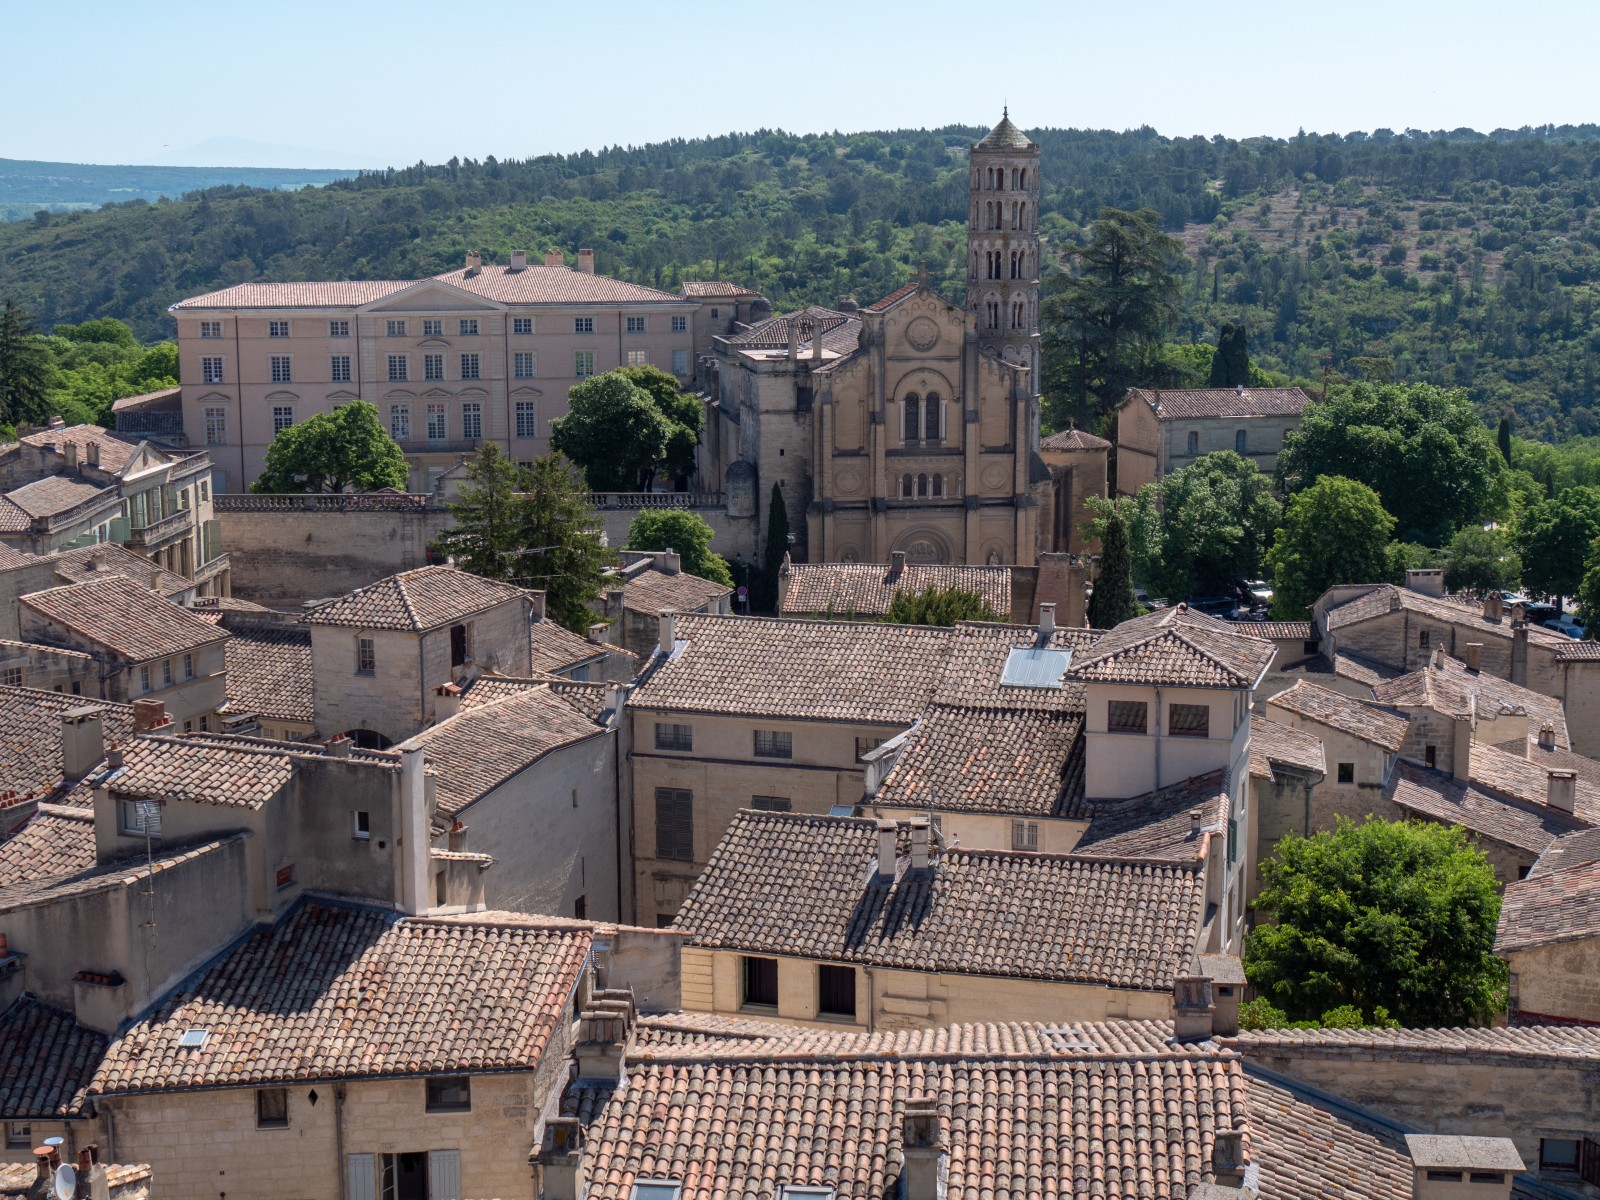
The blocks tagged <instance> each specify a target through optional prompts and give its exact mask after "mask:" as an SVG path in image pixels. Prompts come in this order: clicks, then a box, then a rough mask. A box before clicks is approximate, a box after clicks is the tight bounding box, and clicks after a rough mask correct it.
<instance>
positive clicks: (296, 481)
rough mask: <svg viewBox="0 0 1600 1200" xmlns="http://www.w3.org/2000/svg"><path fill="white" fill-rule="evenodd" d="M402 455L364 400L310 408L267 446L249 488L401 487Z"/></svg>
mask: <svg viewBox="0 0 1600 1200" xmlns="http://www.w3.org/2000/svg"><path fill="white" fill-rule="evenodd" d="M409 475H410V471H409V470H408V469H407V467H406V456H405V455H404V454H403V453H402V452H401V450H400V447H399V445H398V444H397V443H396V442H395V440H394V439H393V438H392V437H390V436H389V431H388V430H387V429H385V428H384V427H383V422H382V421H381V420H379V419H378V410H377V409H376V408H375V407H374V406H373V405H371V404H368V403H367V402H366V401H365V400H352V401H350V402H349V403H348V404H341V405H339V407H337V408H335V409H334V410H333V411H332V412H327V413H315V414H313V415H312V416H310V417H307V418H306V419H305V420H304V421H301V422H299V423H298V424H295V425H291V426H289V428H287V429H285V430H283V431H282V432H281V433H279V434H278V435H277V436H276V437H275V438H273V439H272V444H271V445H270V446H268V447H267V461H266V465H265V467H264V468H263V469H262V472H261V474H260V476H258V477H257V479H256V481H255V482H254V483H252V484H251V485H250V490H251V491H252V492H343V491H352V492H371V491H375V490H376V489H378V488H386V487H392V488H403V487H405V486H406V479H407V477H408V476H409Z"/></svg>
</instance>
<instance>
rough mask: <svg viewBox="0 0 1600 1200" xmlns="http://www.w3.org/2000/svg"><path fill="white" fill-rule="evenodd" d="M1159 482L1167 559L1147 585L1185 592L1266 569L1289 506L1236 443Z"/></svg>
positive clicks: (1224, 587) (1224, 588)
mask: <svg viewBox="0 0 1600 1200" xmlns="http://www.w3.org/2000/svg"><path fill="white" fill-rule="evenodd" d="M1160 489H1161V509H1160V520H1161V545H1160V564H1161V565H1160V571H1159V574H1158V576H1157V577H1156V578H1155V579H1154V580H1146V581H1144V582H1145V586H1146V587H1150V586H1152V584H1153V586H1155V587H1156V589H1157V590H1159V591H1160V592H1162V593H1163V594H1165V595H1166V596H1168V597H1171V598H1173V599H1182V598H1184V597H1186V596H1191V595H1197V594H1201V593H1207V592H1228V591H1231V590H1232V589H1233V586H1234V583H1235V581H1236V580H1240V579H1254V578H1256V577H1257V576H1258V575H1260V574H1261V571H1262V567H1263V565H1264V563H1265V561H1266V554H1267V548H1268V547H1269V546H1270V545H1271V544H1272V535H1273V533H1274V532H1276V530H1277V528H1278V522H1279V521H1280V519H1281V518H1282V515H1283V506H1282V505H1280V504H1279V503H1278V498H1277V497H1276V496H1274V495H1273V494H1272V479H1271V477H1270V476H1267V475H1263V474H1262V473H1261V472H1260V471H1259V470H1257V468H1256V465H1255V463H1253V462H1251V461H1250V460H1249V459H1247V458H1245V457H1243V456H1242V455H1239V454H1235V453H1234V452H1233V451H1232V450H1222V451H1218V452H1216V453H1214V454H1206V455H1202V456H1201V457H1200V458H1197V459H1196V460H1195V461H1194V462H1193V463H1191V464H1190V465H1189V466H1187V467H1184V468H1183V469H1182V470H1181V471H1174V472H1173V473H1172V474H1171V475H1169V476H1167V477H1166V478H1165V479H1164V480H1162V481H1161V485H1160Z"/></svg>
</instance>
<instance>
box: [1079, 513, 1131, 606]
mask: <svg viewBox="0 0 1600 1200" xmlns="http://www.w3.org/2000/svg"><path fill="white" fill-rule="evenodd" d="M1138 615H1139V602H1138V601H1137V600H1136V599H1134V595H1133V559H1132V556H1131V555H1130V553H1129V550H1128V527H1127V525H1126V524H1125V523H1124V520H1123V516H1122V513H1121V511H1120V510H1118V509H1112V511H1111V514H1110V515H1109V516H1108V517H1107V518H1106V528H1105V533H1104V534H1103V535H1102V537H1101V542H1100V571H1099V573H1098V574H1097V575H1096V576H1095V581H1094V594H1093V595H1092V596H1090V597H1089V624H1090V625H1091V626H1093V627H1094V628H1095V629H1110V628H1111V627H1112V626H1113V625H1117V624H1120V623H1121V622H1123V621H1126V620H1127V619H1128V618H1130V617H1136V616H1138Z"/></svg>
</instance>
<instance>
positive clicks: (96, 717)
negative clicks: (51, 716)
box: [61, 708, 106, 779]
mask: <svg viewBox="0 0 1600 1200" xmlns="http://www.w3.org/2000/svg"><path fill="white" fill-rule="evenodd" d="M105 756H106V737H105V725H104V723H103V722H102V721H101V719H100V710H99V709H97V708H72V709H68V710H67V711H66V712H64V713H62V714H61V773H62V774H63V775H64V776H66V777H67V778H68V779H82V778H83V777H84V776H85V775H87V774H88V773H89V772H90V771H92V770H94V768H95V766H96V765H97V764H98V763H99V762H100V761H101V759H103V758H105Z"/></svg>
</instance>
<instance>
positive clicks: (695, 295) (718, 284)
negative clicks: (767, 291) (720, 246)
mask: <svg viewBox="0 0 1600 1200" xmlns="http://www.w3.org/2000/svg"><path fill="white" fill-rule="evenodd" d="M678 291H679V293H680V294H681V295H684V296H688V297H689V298H691V299H699V298H700V297H702V296H713V297H722V296H759V295H760V294H761V293H760V292H752V291H751V290H750V289H749V288H747V287H740V286H739V285H738V284H737V283H726V282H724V281H722V280H708V279H686V280H684V281H683V282H682V283H680V284H679V285H678Z"/></svg>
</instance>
